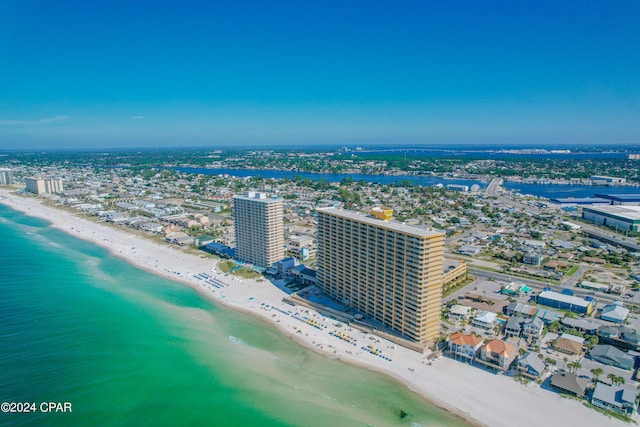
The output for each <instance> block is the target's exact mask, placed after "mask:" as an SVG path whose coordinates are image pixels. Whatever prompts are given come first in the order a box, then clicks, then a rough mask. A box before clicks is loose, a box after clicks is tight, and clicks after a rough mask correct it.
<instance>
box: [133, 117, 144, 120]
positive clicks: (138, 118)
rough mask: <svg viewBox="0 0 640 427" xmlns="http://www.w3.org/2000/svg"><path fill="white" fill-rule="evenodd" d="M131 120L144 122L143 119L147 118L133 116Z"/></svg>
mask: <svg viewBox="0 0 640 427" xmlns="http://www.w3.org/2000/svg"><path fill="white" fill-rule="evenodd" d="M131 118H132V119H133V120H143V119H146V117H145V116H133V117H131Z"/></svg>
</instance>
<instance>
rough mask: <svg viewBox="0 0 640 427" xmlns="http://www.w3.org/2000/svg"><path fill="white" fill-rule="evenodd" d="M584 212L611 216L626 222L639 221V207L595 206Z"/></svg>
mask: <svg viewBox="0 0 640 427" xmlns="http://www.w3.org/2000/svg"><path fill="white" fill-rule="evenodd" d="M584 210H585V211H588V212H593V213H599V214H606V215H611V216H612V217H614V218H615V217H617V218H620V219H623V220H626V221H634V222H635V221H640V206H620V205H615V206H597V207H590V208H584Z"/></svg>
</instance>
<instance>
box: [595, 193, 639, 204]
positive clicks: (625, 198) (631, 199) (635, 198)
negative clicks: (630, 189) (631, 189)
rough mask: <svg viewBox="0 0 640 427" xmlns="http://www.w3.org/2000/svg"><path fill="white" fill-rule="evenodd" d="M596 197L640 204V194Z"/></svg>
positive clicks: (598, 195)
mask: <svg viewBox="0 0 640 427" xmlns="http://www.w3.org/2000/svg"><path fill="white" fill-rule="evenodd" d="M595 197H598V198H601V199H607V200H613V201H615V202H640V193H639V194H596V195H595Z"/></svg>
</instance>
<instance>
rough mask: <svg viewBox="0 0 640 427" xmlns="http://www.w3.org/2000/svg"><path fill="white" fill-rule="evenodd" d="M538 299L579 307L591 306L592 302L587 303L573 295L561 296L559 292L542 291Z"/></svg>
mask: <svg viewBox="0 0 640 427" xmlns="http://www.w3.org/2000/svg"><path fill="white" fill-rule="evenodd" d="M538 298H546V299H550V300H554V301H560V302H564V303H567V304H571V305H576V306H579V307H587V306H588V305H589V304H591V302H590V301H586V300H584V299H582V298H579V297H574V296H571V295H565V294H561V293H559V292H554V291H542V292H540V295H538Z"/></svg>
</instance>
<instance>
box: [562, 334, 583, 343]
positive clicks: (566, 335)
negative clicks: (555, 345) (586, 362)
mask: <svg viewBox="0 0 640 427" xmlns="http://www.w3.org/2000/svg"><path fill="white" fill-rule="evenodd" d="M560 338H566V339H568V340H571V341H575V342H577V343H580V344H582V343H584V338H582V337H578V336H576V335H571V334H562V335H560Z"/></svg>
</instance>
